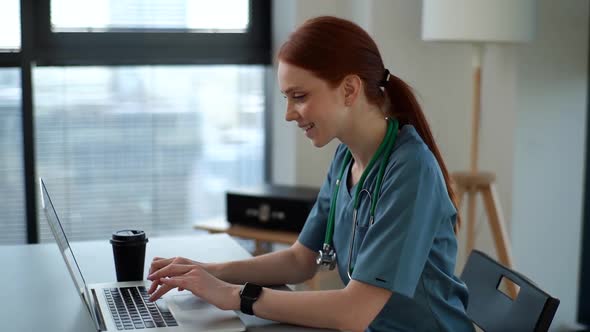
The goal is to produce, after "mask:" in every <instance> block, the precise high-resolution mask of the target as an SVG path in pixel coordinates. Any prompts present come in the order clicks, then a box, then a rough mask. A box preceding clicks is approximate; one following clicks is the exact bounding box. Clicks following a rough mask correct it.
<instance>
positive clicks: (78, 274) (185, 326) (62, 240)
mask: <svg viewBox="0 0 590 332" xmlns="http://www.w3.org/2000/svg"><path fill="white" fill-rule="evenodd" d="M39 183H40V187H41V204H42V206H43V210H44V211H45V217H46V218H47V222H48V223H49V226H50V228H51V232H52V233H53V236H54V237H55V241H56V242H57V244H58V246H59V250H60V252H61V254H62V256H63V258H64V261H65V262H66V266H67V268H68V271H69V272H70V275H71V276H72V280H73V281H74V285H75V286H76V290H77V291H78V293H79V294H80V297H81V298H82V301H83V303H84V304H85V305H86V307H87V309H88V312H89V313H90V315H91V316H92V319H93V320H94V323H95V324H96V329H97V330H98V331H118V330H135V329H138V330H146V329H147V330H155V331H193V332H194V331H206V332H239V331H245V330H246V327H245V326H244V324H243V323H242V321H241V320H240V318H239V317H238V315H237V314H236V313H235V312H234V311H231V310H229V311H225V310H221V309H218V308H217V307H215V306H213V305H211V304H208V303H206V302H205V301H203V300H201V299H200V298H198V297H196V296H194V295H193V294H191V293H188V292H186V291H183V292H178V291H171V292H169V293H167V294H166V295H164V296H163V297H162V298H161V299H160V300H158V301H156V302H150V301H148V298H149V296H148V294H147V289H148V288H149V285H150V283H149V282H148V281H126V282H112V283H101V284H86V281H85V280H84V276H83V275H82V271H81V270H80V267H79V266H78V263H77V262H76V258H75V257H74V253H73V252H72V248H71V247H70V245H69V242H68V239H67V237H66V234H65V232H64V230H63V227H62V226H61V223H60V222H59V217H58V216H57V212H56V210H55V207H54V206H53V203H52V202H51V198H50V197H49V193H48V192H47V188H46V187H45V183H44V182H43V179H42V178H39Z"/></svg>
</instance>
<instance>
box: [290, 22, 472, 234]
mask: <svg viewBox="0 0 590 332" xmlns="http://www.w3.org/2000/svg"><path fill="white" fill-rule="evenodd" d="M278 59H279V60H281V61H285V62H287V63H289V64H292V65H294V66H297V67H300V68H303V69H305V70H308V71H310V72H312V73H313V74H314V75H316V76H317V77H319V78H320V79H323V80H324V81H326V82H327V83H328V84H329V85H330V86H332V87H337V86H338V85H339V84H340V83H341V82H342V80H343V79H344V77H346V76H347V75H350V74H354V75H358V76H359V77H360V78H361V79H362V80H363V83H364V92H365V95H366V97H367V100H368V102H369V103H371V104H374V105H377V106H379V107H381V106H382V105H383V104H384V103H385V101H386V98H385V93H387V96H388V97H389V101H390V107H389V109H388V110H387V111H386V112H387V113H388V115H389V116H391V117H395V118H396V119H398V121H399V123H400V126H402V125H405V124H411V125H412V126H414V127H415V128H416V131H417V132H418V134H419V135H420V137H422V140H423V141H424V143H426V145H427V146H428V148H429V149H430V151H431V152H432V153H433V154H434V156H435V158H436V161H437V162H438V165H439V167H440V169H441V171H442V174H443V177H444V179H445V183H446V186H447V192H448V194H449V197H450V198H451V200H452V202H453V205H454V206H455V208H457V198H456V196H455V193H454V191H453V188H452V186H451V180H450V176H449V172H448V170H447V167H446V165H445V163H444V160H443V158H442V155H441V153H440V150H439V149H438V147H437V145H436V142H435V141H434V137H433V136H432V132H431V130H430V126H429V125H428V122H427V121H426V117H425V116H424V113H423V112H422V108H421V107H420V104H419V103H418V100H417V99H416V96H415V95H414V93H413V92H412V88H410V86H409V85H407V84H406V83H405V82H404V81H402V80H401V79H400V78H398V77H396V76H394V75H393V74H390V75H389V77H388V80H387V81H386V82H381V81H382V80H383V79H384V77H383V75H384V73H385V66H384V65H383V60H382V59H381V54H380V53H379V49H378V48H377V44H375V41H374V40H373V38H371V36H369V34H368V33H367V32H366V31H365V30H363V29H362V28H361V27H360V26H358V25H356V24H355V23H353V22H350V21H347V20H344V19H340V18H337V17H331V16H321V17H316V18H313V19H309V20H307V21H305V23H303V25H301V26H300V27H299V28H298V29H297V30H295V32H293V33H292V34H291V35H290V36H289V39H288V40H287V41H286V42H285V43H284V44H283V45H282V46H281V48H280V50H279V54H278ZM380 86H383V88H384V90H382V89H381V87H380ZM384 91H385V93H384ZM460 224H461V221H460V216H459V213H458V212H457V224H456V226H455V232H457V231H458V228H459V227H460Z"/></svg>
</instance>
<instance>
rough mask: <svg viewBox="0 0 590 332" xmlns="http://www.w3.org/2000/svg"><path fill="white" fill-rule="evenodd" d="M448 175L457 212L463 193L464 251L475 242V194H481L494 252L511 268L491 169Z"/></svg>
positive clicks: (508, 248)
mask: <svg viewBox="0 0 590 332" xmlns="http://www.w3.org/2000/svg"><path fill="white" fill-rule="evenodd" d="M451 176H452V179H453V181H454V184H455V189H456V193H457V199H458V204H457V206H458V210H459V211H458V213H460V211H461V206H462V203H463V196H464V195H465V194H467V199H468V202H467V203H468V206H467V223H466V225H467V244H466V250H467V254H469V253H470V252H471V251H472V250H473V248H474V246H475V223H476V199H477V194H481V195H482V198H483V202H484V207H485V210H486V214H487V217H488V223H489V225H490V228H491V231H492V236H493V238H494V244H495V246H496V251H497V253H498V260H499V261H500V262H501V263H502V264H503V265H504V266H506V267H508V268H510V269H511V268H513V263H512V255H511V250H510V242H509V240H508V235H507V233H506V226H505V223H504V218H503V214H502V210H501V208H500V201H499V200H498V194H497V192H496V188H495V186H494V181H495V180H496V176H495V175H494V174H493V173H487V172H457V173H453V174H452V175H451ZM508 288H509V289H508V291H509V292H510V293H511V294H512V295H516V288H514V287H508Z"/></svg>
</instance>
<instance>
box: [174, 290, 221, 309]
mask: <svg viewBox="0 0 590 332" xmlns="http://www.w3.org/2000/svg"><path fill="white" fill-rule="evenodd" d="M168 301H170V299H168ZM172 301H173V302H174V304H176V307H177V308H178V309H180V310H182V311H187V310H203V309H207V308H210V307H213V305H212V304H209V303H207V302H205V301H203V300H202V299H201V298H199V297H196V296H194V295H193V294H184V295H174V296H173V297H172Z"/></svg>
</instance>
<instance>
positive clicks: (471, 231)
mask: <svg viewBox="0 0 590 332" xmlns="http://www.w3.org/2000/svg"><path fill="white" fill-rule="evenodd" d="M476 199H477V191H476V189H475V187H471V188H469V191H467V245H466V247H465V249H466V250H467V255H469V253H470V252H471V250H473V247H474V246H475V223H476V222H477V220H476V216H475V214H476V212H477V201H476Z"/></svg>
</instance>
